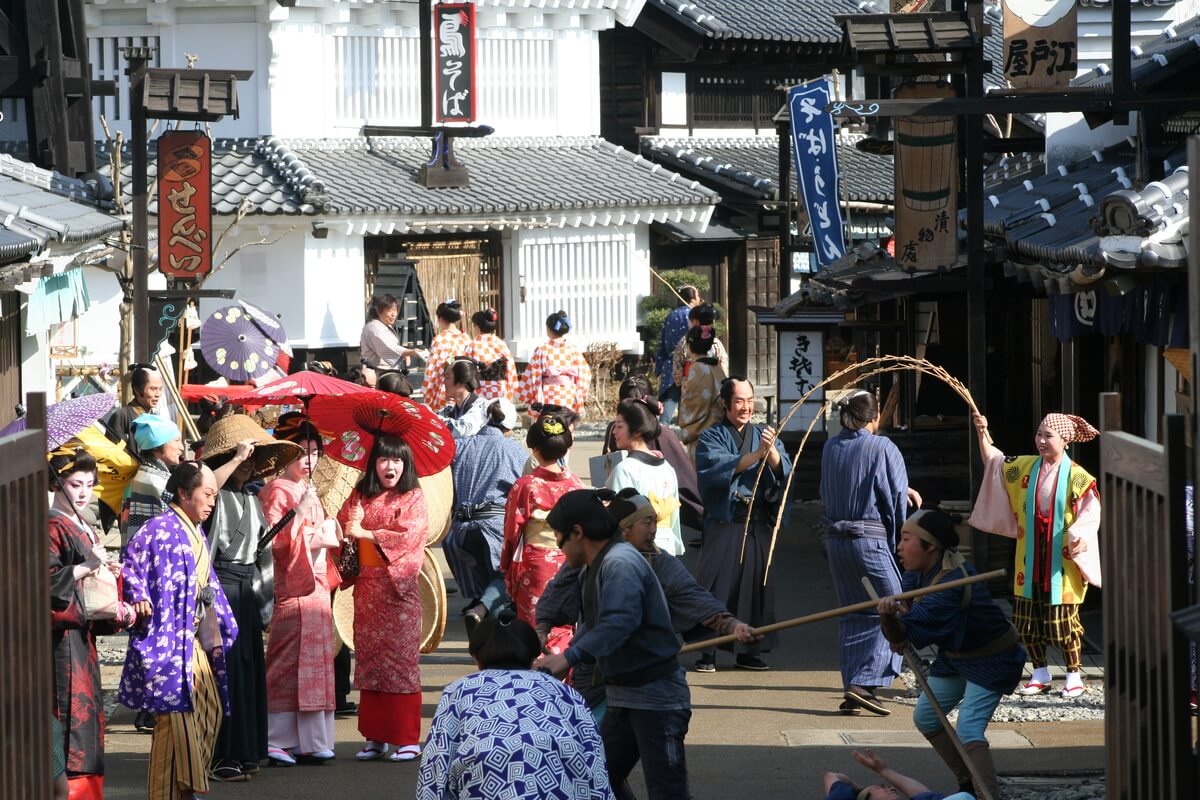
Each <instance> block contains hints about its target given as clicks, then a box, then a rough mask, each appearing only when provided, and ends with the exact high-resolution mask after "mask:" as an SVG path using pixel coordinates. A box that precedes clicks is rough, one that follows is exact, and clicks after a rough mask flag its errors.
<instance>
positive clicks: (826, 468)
mask: <svg viewBox="0 0 1200 800" xmlns="http://www.w3.org/2000/svg"><path fill="white" fill-rule="evenodd" d="M821 501H822V502H823V503H824V504H825V518H824V519H823V520H822V521H823V522H824V523H825V551H826V553H827V554H828V556H829V569H830V571H831V572H832V573H833V589H834V591H835V592H836V594H837V602H838V605H839V606H848V605H852V604H854V603H861V602H864V601H866V600H870V599H871V598H870V597H869V596H868V595H867V591H866V589H864V588H863V585H862V579H863V578H864V577H867V578H870V580H871V584H872V585H873V586H874V587H875V591H876V593H877V594H878V595H879V596H880V597H887V596H889V595H894V594H897V593H899V591H900V569H899V567H898V566H897V564H896V555H895V553H896V543H897V542H898V541H899V539H900V526H901V525H903V524H904V520H905V518H906V511H907V508H908V471H907V470H906V469H905V468H904V458H903V457H902V456H901V455H900V451H899V449H897V447H896V445H895V444H893V443H892V442H891V441H890V440H888V439H886V438H884V437H882V436H875V435H873V434H872V433H871V432H870V431H868V430H866V429H864V428H860V429H859V430H856V431H851V430H845V429H843V430H842V432H841V433H839V434H838V435H837V436H835V437H834V438H832V439H830V440H829V441H828V442H826V443H825V449H824V451H823V452H822V453H821ZM838 632H839V634H840V638H841V658H840V663H841V668H842V686H843V688H846V689H849V688H850V687H851V686H860V687H863V688H869V689H873V688H875V687H878V686H890V685H891V684H892V680H893V679H894V678H895V677H896V676H897V675H899V674H900V660H901V659H900V656H899V655H898V654H896V653H893V652H892V649H891V647H889V646H888V643H887V640H886V639H884V637H883V634H882V633H881V632H880V630H879V615H878V614H877V613H876V612H875V610H874V609H872V610H870V611H859V612H857V613H854V614H846V615H844V616H842V618H841V622H840V624H839V627H838Z"/></svg>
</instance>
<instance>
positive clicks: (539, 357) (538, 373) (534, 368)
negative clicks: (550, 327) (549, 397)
mask: <svg viewBox="0 0 1200 800" xmlns="http://www.w3.org/2000/svg"><path fill="white" fill-rule="evenodd" d="M545 359H546V349H545V347H539V348H538V349H537V350H534V351H533V358H531V359H529V363H528V364H526V365H525V372H524V373H522V375H521V385H520V386H519V387H518V388H517V395H516V399H515V400H514V402H515V403H516V404H517V405H526V406H528V405H532V404H534V403H540V402H541V401H542V371H543V368H542V362H543V361H545ZM510 363H511V362H510Z"/></svg>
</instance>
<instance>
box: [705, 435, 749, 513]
mask: <svg viewBox="0 0 1200 800" xmlns="http://www.w3.org/2000/svg"><path fill="white" fill-rule="evenodd" d="M740 459H741V455H740V454H739V453H738V449H737V448H736V447H735V446H734V443H733V437H732V436H730V434H729V431H728V430H726V426H724V425H714V426H713V427H711V428H709V429H708V430H706V431H704V433H702V434H700V438H699V439H697V440H696V480H697V483H698V484H699V488H700V499H701V500H702V501H703V502H704V509H705V511H706V512H707V513H708V514H709V515H710V516H714V517H715V518H717V519H723V518H724V517H723V516H718V510H719V509H726V510H727V509H728V506H729V503H730V498H729V494H730V492H731V491H732V486H733V479H734V477H735V476H734V469H735V468H736V467H737V463H738V461H739V460H740Z"/></svg>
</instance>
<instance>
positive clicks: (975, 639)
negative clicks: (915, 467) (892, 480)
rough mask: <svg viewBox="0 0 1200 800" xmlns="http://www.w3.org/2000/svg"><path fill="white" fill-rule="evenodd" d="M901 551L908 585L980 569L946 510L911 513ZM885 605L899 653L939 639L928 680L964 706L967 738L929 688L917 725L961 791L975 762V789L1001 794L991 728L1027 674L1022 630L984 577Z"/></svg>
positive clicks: (885, 622) (946, 703) (883, 621)
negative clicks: (951, 726) (946, 718)
mask: <svg viewBox="0 0 1200 800" xmlns="http://www.w3.org/2000/svg"><path fill="white" fill-rule="evenodd" d="M897 553H898V555H899V557H900V564H901V566H902V567H903V568H904V576H903V580H902V585H903V588H904V590H905V591H911V590H913V589H918V588H922V587H926V586H934V585H937V584H941V583H948V582H950V581H953V580H957V579H959V578H963V577H966V576H968V575H974V574H975V569H974V567H972V566H971V565H970V564H968V563H967V562H966V561H965V560H964V559H963V557H962V556H961V555H960V554H959V552H958V532H957V531H956V530H955V528H954V521H953V520H952V519H951V518H950V517H949V516H948V515H946V514H943V513H942V512H940V511H918V512H917V513H915V514H914V515H913V516H911V517H909V519H908V521H907V522H905V523H904V526H903V527H902V528H901V531H900V544H899V546H898V548H897ZM878 610H879V619H880V625H881V627H882V629H883V635H884V636H885V637H887V640H888V641H889V642H891V644H892V648H893V649H894V650H896V651H897V652H903V651H904V648H905V647H907V646H908V645H909V644H911V645H913V646H915V647H927V646H929V645H933V644H936V645H938V655H937V659H936V660H935V661H934V662H933V667H932V669H931V670H930V674H929V677H928V679H927V682H928V687H929V688H928V692H929V693H932V694H933V696H934V699H936V701H937V704H938V705H939V706H940V707H941V709H942V710H943V711H944V712H945V713H947V714H948V713H950V711H951V710H952V709H954V708H955V707H957V708H958V726H957V739H958V740H959V741H958V742H956V741H955V738H954V734H953V733H952V732H951V731H950V730H948V723H947V725H946V726H943V725H942V721H941V720H940V719H939V716H938V713H937V711H936V710H935V708H934V707H933V704H932V703H931V702H930V698H929V695H928V693H927V692H925V691H922V693H921V696H920V698H919V699H918V700H917V708H916V710H915V711H914V712H913V722H914V723H915V724H916V726H917V730H919V731H921V733H922V734H923V735H924V736H925V738H926V739H928V740H929V743H930V744H931V745H933V749H934V750H935V751H937V754H938V755H939V756H941V758H942V760H943V761H945V762H946V765H947V766H948V767H950V771H951V772H953V773H954V777H955V779H956V780H957V781H958V784H959V789H960V791H972V790H973V789H972V786H973V782H972V775H971V773H972V767H973V768H974V772H975V773H976V774H977V775H978V776H979V779H980V780H982V781H983V784H984V786H983V787H974V793H975V794H977V795H979V796H982V797H991V798H999V797H1000V792H999V782H998V780H997V778H996V766H995V764H994V763H993V762H992V754H991V751H990V749H989V747H988V741H987V736H986V731H987V726H988V723H989V722H990V721H991V719H992V714H993V713H995V711H996V706H998V705H999V704H1000V698H1001V697H1002V696H1004V695H1005V694H1009V693H1010V692H1012V691H1013V689H1015V688H1016V686H1017V683H1018V682H1019V681H1020V680H1021V670H1022V669H1023V668H1024V666H1025V649H1024V648H1023V647H1021V643H1020V639H1019V637H1018V636H1017V632H1016V629H1014V628H1013V626H1012V623H1011V622H1009V621H1008V619H1007V618H1006V617H1005V616H1004V612H1003V611H1001V610H1000V608H999V607H998V606H997V605H996V603H995V602H994V601H993V600H992V596H991V594H990V593H989V592H988V589H987V586H986V585H985V584H982V583H977V584H972V585H970V586H965V587H962V588H959V589H953V590H948V591H943V592H938V593H936V594H931V595H927V596H925V597H921V598H919V599H917V600H915V601H913V602H912V603H911V604H910V603H906V602H901V601H898V600H897V599H896V598H895V597H884V598H883V599H881V600H880V601H879V606H878ZM960 742H961V744H960ZM964 753H965V756H966V758H968V759H969V760H970V762H971V763H970V765H968V764H967V762H966V761H965V760H964V755H963V754H964Z"/></svg>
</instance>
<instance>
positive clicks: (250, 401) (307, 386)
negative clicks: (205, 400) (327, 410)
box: [238, 370, 372, 408]
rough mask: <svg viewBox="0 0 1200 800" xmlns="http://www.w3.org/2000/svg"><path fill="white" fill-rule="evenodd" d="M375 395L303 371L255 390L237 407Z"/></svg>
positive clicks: (355, 385) (336, 379) (242, 399)
mask: <svg viewBox="0 0 1200 800" xmlns="http://www.w3.org/2000/svg"><path fill="white" fill-rule="evenodd" d="M370 391H372V390H371V389H370V388H368V387H366V386H359V385H358V384H357V383H350V381H344V380H341V379H340V378H335V377H333V376H332V375H322V374H321V373H319V372H311V371H309V370H304V371H302V372H295V373H293V374H291V375H288V376H286V377H283V378H280V379H279V380H277V381H271V382H270V383H268V384H264V385H263V386H260V387H258V388H257V389H253V390H251V391H249V392H247V393H246V394H243V395H241V396H239V397H238V403H239V404H241V405H243V406H245V407H246V408H258V407H259V406H266V405H275V404H282V403H295V402H296V401H297V400H302V401H304V403H305V405H307V404H308V401H309V400H311V399H312V398H314V397H317V396H318V395H324V396H328V397H336V396H339V395H347V394H363V393H364V392H370Z"/></svg>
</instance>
